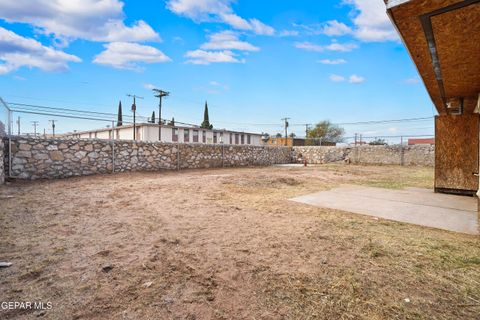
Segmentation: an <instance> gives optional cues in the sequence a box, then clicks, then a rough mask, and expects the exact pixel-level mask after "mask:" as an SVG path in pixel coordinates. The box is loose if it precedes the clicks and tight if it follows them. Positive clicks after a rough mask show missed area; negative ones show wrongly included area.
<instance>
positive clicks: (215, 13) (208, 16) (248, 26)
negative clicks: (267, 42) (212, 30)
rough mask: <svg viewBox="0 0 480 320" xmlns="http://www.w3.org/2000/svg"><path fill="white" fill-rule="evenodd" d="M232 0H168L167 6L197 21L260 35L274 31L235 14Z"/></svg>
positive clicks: (270, 33)
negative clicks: (221, 24)
mask: <svg viewBox="0 0 480 320" xmlns="http://www.w3.org/2000/svg"><path fill="white" fill-rule="evenodd" d="M232 2H233V1H232V0H169V1H168V2H167V8H168V9H169V10H171V11H172V12H174V13H176V14H178V15H182V16H185V17H188V18H190V19H192V20H194V21H197V22H205V21H210V22H211V21H214V22H222V23H226V24H228V25H230V26H231V27H233V28H235V29H238V30H247V31H252V32H254V33H256V34H260V35H273V34H274V33H275V29H274V28H272V27H270V26H268V25H266V24H264V23H262V22H260V21H259V20H257V19H249V20H247V19H244V18H242V17H240V16H238V15H237V14H235V12H234V11H233V9H232V6H231V4H232Z"/></svg>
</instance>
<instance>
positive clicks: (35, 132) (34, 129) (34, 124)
mask: <svg viewBox="0 0 480 320" xmlns="http://www.w3.org/2000/svg"><path fill="white" fill-rule="evenodd" d="M32 125H33V136H34V137H36V136H37V126H38V121H32Z"/></svg>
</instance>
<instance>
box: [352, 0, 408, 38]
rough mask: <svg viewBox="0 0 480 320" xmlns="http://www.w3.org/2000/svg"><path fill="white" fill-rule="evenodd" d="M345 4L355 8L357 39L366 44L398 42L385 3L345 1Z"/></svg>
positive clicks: (354, 21)
mask: <svg viewBox="0 0 480 320" xmlns="http://www.w3.org/2000/svg"><path fill="white" fill-rule="evenodd" d="M344 3H346V4H349V5H351V6H353V7H354V12H355V16H354V18H353V19H352V22H353V24H354V26H355V27H354V30H353V34H354V36H355V37H356V38H357V39H360V40H362V41H365V42H382V41H398V39H399V37H398V34H397V32H396V31H395V29H394V27H393V26H392V23H391V22H390V19H389V18H388V16H387V13H386V9H385V4H384V2H383V1H377V0H344Z"/></svg>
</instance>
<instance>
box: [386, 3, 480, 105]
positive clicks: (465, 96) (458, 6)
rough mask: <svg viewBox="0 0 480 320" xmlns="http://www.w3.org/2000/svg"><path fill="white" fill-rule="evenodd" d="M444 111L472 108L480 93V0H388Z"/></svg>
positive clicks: (394, 19) (393, 18)
mask: <svg viewBox="0 0 480 320" xmlns="http://www.w3.org/2000/svg"><path fill="white" fill-rule="evenodd" d="M385 3H386V5H387V12H388V14H389V16H390V18H391V20H392V22H393V24H394V25H395V27H396V28H397V30H398V32H399V34H400V36H401V38H402V40H403V42H404V43H405V45H406V47H407V49H408V51H409V53H410V56H411V58H412V59H413V61H414V63H415V64H416V66H417V69H418V72H419V73H420V76H421V77H422V80H423V82H424V84H425V86H426V88H427V91H428V93H429V94H430V97H431V99H432V101H433V103H434V104H435V107H436V109H437V111H438V112H439V113H440V114H448V113H450V112H451V107H452V106H456V107H458V108H460V109H461V111H463V112H464V113H471V112H473V111H474V109H475V107H476V104H477V101H478V96H479V93H480V0H464V1H458V0H385Z"/></svg>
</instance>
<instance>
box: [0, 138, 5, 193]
mask: <svg viewBox="0 0 480 320" xmlns="http://www.w3.org/2000/svg"><path fill="white" fill-rule="evenodd" d="M4 160H5V143H4V142H3V139H2V137H1V136H0V185H2V184H4V183H5V169H4V168H5V165H4V163H5V161H4Z"/></svg>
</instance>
